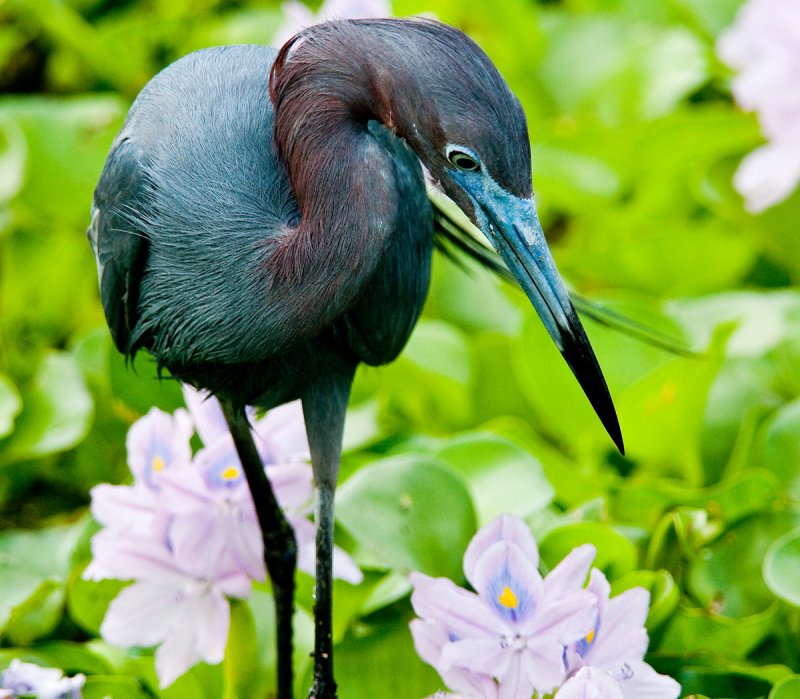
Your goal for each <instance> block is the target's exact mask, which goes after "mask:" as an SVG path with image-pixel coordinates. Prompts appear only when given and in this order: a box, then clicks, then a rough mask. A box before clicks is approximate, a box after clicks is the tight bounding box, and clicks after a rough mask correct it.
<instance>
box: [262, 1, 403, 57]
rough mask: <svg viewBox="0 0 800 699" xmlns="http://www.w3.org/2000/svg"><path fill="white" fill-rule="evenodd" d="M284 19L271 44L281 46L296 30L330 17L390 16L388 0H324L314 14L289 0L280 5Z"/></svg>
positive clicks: (390, 10) (302, 5)
mask: <svg viewBox="0 0 800 699" xmlns="http://www.w3.org/2000/svg"><path fill="white" fill-rule="evenodd" d="M282 10H283V16H284V21H283V24H281V26H280V27H279V28H278V30H277V31H276V32H275V36H273V37H272V45H273V46H282V45H283V44H284V43H285V42H286V41H288V40H289V39H291V38H292V37H293V36H294V35H295V34H297V32H299V31H301V30H303V29H305V28H306V27H310V26H311V25H312V24H316V23H317V22H324V21H326V20H331V19H358V18H362V17H390V16H391V14H392V6H391V3H390V2H389V0H325V2H324V3H323V4H322V7H320V8H319V12H318V13H317V14H316V15H315V14H314V13H313V12H312V11H311V10H310V9H309V8H308V6H306V5H304V4H303V3H302V2H299V1H298V0H289V2H285V3H283V6H282Z"/></svg>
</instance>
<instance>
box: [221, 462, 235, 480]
mask: <svg viewBox="0 0 800 699" xmlns="http://www.w3.org/2000/svg"><path fill="white" fill-rule="evenodd" d="M222 477H223V478H224V479H225V480H226V481H232V480H233V479H234V478H238V477H239V469H238V468H236V467H235V466H228V468H226V469H225V470H224V471H223V472H222Z"/></svg>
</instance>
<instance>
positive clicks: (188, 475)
mask: <svg viewBox="0 0 800 699" xmlns="http://www.w3.org/2000/svg"><path fill="white" fill-rule="evenodd" d="M184 397H185V399H186V404H187V406H188V408H189V410H188V412H187V411H186V410H183V409H179V410H177V411H176V412H175V413H174V414H172V415H170V414H167V413H164V412H162V411H160V410H158V409H156V408H154V409H152V410H151V411H150V412H149V413H148V414H147V415H145V416H144V417H142V418H141V419H140V420H138V421H137V422H135V423H134V424H133V426H132V427H131V429H130V431H129V432H128V439H127V451H128V465H129V467H130V469H131V471H132V473H133V484H132V485H130V486H112V485H99V486H96V487H95V488H94V489H93V490H92V513H93V515H94V517H95V519H96V520H97V521H98V522H100V524H102V525H103V529H102V530H101V531H100V532H99V533H98V534H96V535H95V536H94V538H93V539H92V555H93V560H92V562H91V564H90V565H89V567H88V568H87V569H86V572H85V573H84V575H85V577H88V578H90V579H94V580H100V579H104V578H117V579H121V580H134V583H133V584H132V585H130V586H128V587H126V588H125V589H123V590H122V591H121V592H120V594H119V595H118V596H117V597H116V598H115V599H114V600H113V601H112V603H111V605H110V606H109V609H108V612H107V614H106V617H105V619H104V621H103V625H102V627H101V629H100V631H101V634H102V635H103V637H104V638H105V639H106V640H107V641H109V642H110V643H113V644H115V645H120V646H154V645H158V646H159V648H158V650H157V652H156V670H157V672H158V676H159V679H160V682H161V685H162V686H167V685H169V684H171V683H172V682H173V681H174V680H175V679H176V678H177V677H179V676H180V675H181V674H183V673H184V672H185V671H186V670H187V669H188V668H189V667H191V666H192V665H194V664H195V663H197V662H199V661H200V660H205V661H206V662H208V663H218V662H221V661H222V659H223V655H224V652H225V644H226V640H227V636H228V627H229V624H230V605H229V602H228V597H235V598H245V597H247V596H248V595H249V594H250V590H251V586H252V581H253V580H259V581H260V580H263V579H264V577H265V567H264V557H263V550H262V539H261V530H260V528H259V525H258V519H257V517H256V512H255V507H254V505H253V500H252V498H251V496H250V491H249V489H248V487H247V481H246V479H245V476H244V473H243V470H242V467H241V464H240V462H239V457H238V455H237V453H236V449H235V447H234V444H233V439H232V438H231V436H230V433H229V431H228V428H227V425H226V423H225V419H224V416H223V414H222V410H221V408H220V406H219V403H218V402H217V401H216V399H214V398H212V397H209V396H207V395H203V394H201V393H198V392H197V391H195V390H194V389H191V388H188V387H186V388H184ZM250 419H251V422H252V423H253V425H254V429H253V436H254V439H255V442H256V446H257V448H258V451H259V453H260V455H261V458H262V461H263V463H264V466H265V471H266V473H267V477H268V478H269V480H270V482H271V484H272V487H273V490H274V492H275V496H276V498H277V500H278V502H279V504H280V505H281V507H282V508H283V510H284V512H285V513H286V516H287V518H288V520H289V522H290V523H291V525H292V527H293V528H294V531H295V536H296V538H297V544H298V566H299V568H300V569H301V570H304V571H306V572H308V573H310V574H312V575H313V573H314V566H315V545H314V543H315V536H316V528H315V526H314V524H313V523H312V522H311V521H310V520H309V512H310V509H311V504H312V500H313V485H312V470H311V466H310V465H309V463H308V458H309V453H308V442H307V439H306V434H305V427H304V423H303V415H302V409H301V407H300V404H299V402H297V403H290V404H288V405H285V406H282V407H280V408H277V409H275V410H272V411H270V412H269V413H268V414H267V415H266V416H265V417H263V418H261V419H257V420H256V419H255V415H254V414H253V413H252V411H251V413H250ZM195 430H196V431H197V434H198V436H199V437H200V439H201V441H202V443H203V445H204V446H203V448H202V449H200V450H199V451H198V452H197V453H196V454H195V455H192V449H191V444H190V440H191V437H192V434H193V433H194V431H195ZM334 575H336V576H338V577H340V578H343V579H345V580H348V581H350V582H353V583H358V582H360V581H361V577H362V576H361V571H360V570H359V569H358V567H357V566H356V564H355V563H354V562H353V561H352V559H350V557H349V556H347V554H346V553H344V552H343V551H341V550H339V549H336V550H335V552H334Z"/></svg>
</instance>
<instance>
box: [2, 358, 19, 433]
mask: <svg viewBox="0 0 800 699" xmlns="http://www.w3.org/2000/svg"><path fill="white" fill-rule="evenodd" d="M21 409H22V398H21V397H20V395H19V391H17V388H16V386H14V384H13V383H11V380H10V379H9V378H7V377H6V376H3V375H2V374H0V439H1V438H3V437H5V436H6V435H8V434H10V433H11V431H12V430H13V429H14V418H15V417H16V416H17V415H19V411H20V410H21Z"/></svg>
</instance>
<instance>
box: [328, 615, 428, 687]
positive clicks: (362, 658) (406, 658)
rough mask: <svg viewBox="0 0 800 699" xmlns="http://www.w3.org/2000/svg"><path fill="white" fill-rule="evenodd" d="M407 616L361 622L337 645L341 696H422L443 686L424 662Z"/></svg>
mask: <svg viewBox="0 0 800 699" xmlns="http://www.w3.org/2000/svg"><path fill="white" fill-rule="evenodd" d="M408 622H409V619H408V618H402V617H401V618H398V617H393V618H387V619H385V620H382V622H381V623H376V624H368V623H364V624H361V625H359V626H358V627H357V628H356V629H355V630H354V632H353V633H352V634H350V635H349V636H348V637H347V638H346V639H345V640H344V641H343V642H342V643H340V644H338V645H337V646H336V648H335V649H334V653H335V657H336V672H337V677H339V678H342V679H341V680H340V686H339V697H340V698H341V699H365V698H367V697H393V699H419V697H424V696H429V695H431V694H432V693H433V692H435V691H436V690H437V689H440V688H441V687H442V686H443V682H442V681H441V679H440V678H439V677H438V676H437V675H436V673H435V672H434V671H433V669H432V668H430V667H429V666H428V665H426V664H425V663H423V662H422V660H420V658H419V656H418V655H417V653H416V651H415V650H414V645H413V643H412V640H411V632H410V631H409V630H408Z"/></svg>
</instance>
